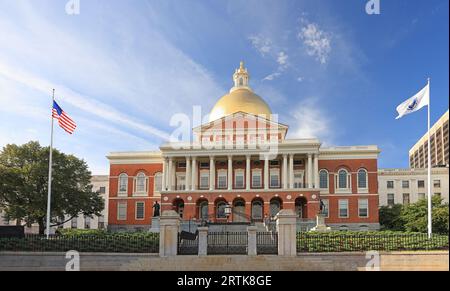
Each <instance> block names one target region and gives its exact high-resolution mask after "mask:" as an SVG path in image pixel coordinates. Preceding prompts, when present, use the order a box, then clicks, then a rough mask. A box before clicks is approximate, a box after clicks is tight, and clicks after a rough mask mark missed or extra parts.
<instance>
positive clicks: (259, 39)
mask: <svg viewBox="0 0 450 291" xmlns="http://www.w3.org/2000/svg"><path fill="white" fill-rule="evenodd" d="M248 39H249V40H250V42H251V43H252V46H253V47H254V48H255V49H256V50H257V51H258V52H259V53H260V54H261V55H262V56H265V55H267V54H268V53H270V52H271V51H272V45H273V44H272V40H271V39H269V38H268V37H264V36H262V35H260V34H258V35H251V36H249V37H248Z"/></svg>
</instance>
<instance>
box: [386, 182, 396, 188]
mask: <svg viewBox="0 0 450 291" xmlns="http://www.w3.org/2000/svg"><path fill="white" fill-rule="evenodd" d="M386 188H388V189H394V181H386Z"/></svg>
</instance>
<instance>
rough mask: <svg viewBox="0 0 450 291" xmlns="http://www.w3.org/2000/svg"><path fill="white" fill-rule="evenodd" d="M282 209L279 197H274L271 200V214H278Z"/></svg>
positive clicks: (272, 215)
mask: <svg viewBox="0 0 450 291" xmlns="http://www.w3.org/2000/svg"><path fill="white" fill-rule="evenodd" d="M280 210H281V203H280V200H279V199H277V198H274V199H272V200H270V216H271V217H275V215H277V214H278V212H280Z"/></svg>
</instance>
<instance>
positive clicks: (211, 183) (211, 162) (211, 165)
mask: <svg viewBox="0 0 450 291" xmlns="http://www.w3.org/2000/svg"><path fill="white" fill-rule="evenodd" d="M215 182H216V165H215V162H214V156H210V157H209V190H211V191H212V190H214V189H215Z"/></svg>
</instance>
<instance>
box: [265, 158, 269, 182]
mask: <svg viewBox="0 0 450 291" xmlns="http://www.w3.org/2000/svg"><path fill="white" fill-rule="evenodd" d="M264 189H266V190H267V189H269V155H266V156H265V157H264Z"/></svg>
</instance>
